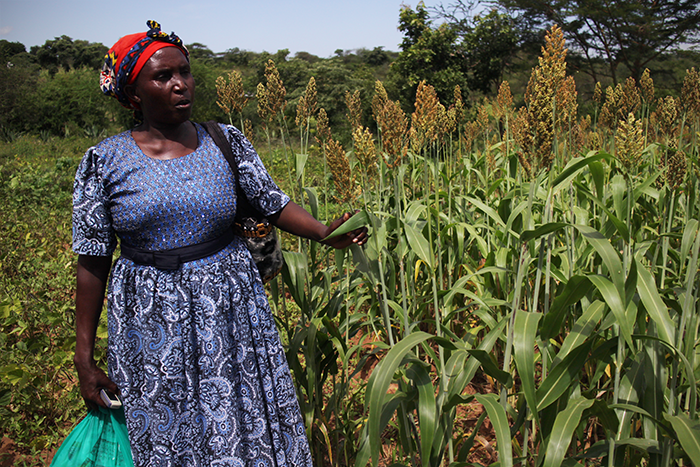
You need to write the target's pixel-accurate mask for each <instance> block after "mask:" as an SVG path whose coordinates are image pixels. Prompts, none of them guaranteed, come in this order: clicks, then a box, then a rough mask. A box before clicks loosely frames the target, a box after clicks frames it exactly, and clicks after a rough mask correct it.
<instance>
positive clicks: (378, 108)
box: [372, 80, 389, 130]
mask: <svg viewBox="0 0 700 467" xmlns="http://www.w3.org/2000/svg"><path fill="white" fill-rule="evenodd" d="M388 101H389V97H388V96H387V94H386V89H384V85H383V84H382V82H381V81H379V80H377V81H375V83H374V96H373V97H372V116H373V117H374V121H375V122H377V125H379V129H380V130H383V127H382V124H381V123H380V122H381V121H382V120H383V119H382V115H381V113H382V112H383V111H384V106H385V105H386V103H387V102H388Z"/></svg>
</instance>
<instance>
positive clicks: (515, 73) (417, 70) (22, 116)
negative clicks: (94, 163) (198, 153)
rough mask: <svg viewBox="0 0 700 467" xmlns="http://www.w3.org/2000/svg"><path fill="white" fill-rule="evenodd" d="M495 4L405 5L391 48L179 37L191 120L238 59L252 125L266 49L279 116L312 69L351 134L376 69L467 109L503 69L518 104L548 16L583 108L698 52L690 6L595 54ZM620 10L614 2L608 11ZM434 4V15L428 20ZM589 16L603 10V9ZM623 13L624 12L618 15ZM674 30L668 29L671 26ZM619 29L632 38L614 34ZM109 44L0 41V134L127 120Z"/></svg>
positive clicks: (325, 103) (209, 114)
mask: <svg viewBox="0 0 700 467" xmlns="http://www.w3.org/2000/svg"><path fill="white" fill-rule="evenodd" d="M509 2H510V3H509ZM501 3H503V4H504V5H505V6H507V7H508V8H510V9H505V10H504V9H500V10H499V9H493V10H491V11H490V12H488V13H486V14H483V13H482V14H481V15H479V14H476V15H473V14H472V10H471V9H470V8H472V7H473V6H474V5H472V3H470V2H462V1H459V2H457V3H456V4H455V5H452V7H451V8H442V7H439V8H436V9H431V10H430V11H429V10H428V9H426V7H425V5H423V4H422V3H419V4H418V6H417V7H416V9H415V10H413V9H411V8H410V7H408V6H402V8H401V11H400V12H399V21H398V23H399V26H398V28H399V30H400V31H401V32H402V33H403V35H404V38H403V41H402V43H401V44H400V49H401V51H400V52H390V51H386V50H384V49H383V48H382V47H375V48H374V49H371V50H369V49H355V50H349V51H345V50H340V49H338V50H336V51H335V54H334V56H333V57H330V58H320V57H318V56H316V55H312V54H310V53H307V52H297V53H296V54H294V55H291V54H290V52H289V50H287V49H283V50H279V51H277V52H276V53H268V52H262V53H256V52H250V51H245V50H240V49H238V48H232V49H229V50H227V51H226V52H223V53H214V52H212V51H211V50H210V49H209V48H207V46H206V45H204V44H201V43H198V42H194V43H191V44H188V45H187V47H188V49H189V51H190V57H191V64H192V71H193V74H194V76H195V79H196V83H197V91H196V105H195V110H194V115H193V119H194V120H197V121H204V120H209V119H216V120H219V121H222V122H225V121H228V118H229V117H228V115H226V114H225V113H224V111H223V110H221V109H220V108H219V106H217V104H216V101H217V93H216V85H215V83H216V78H217V77H218V76H222V75H227V74H228V73H229V72H231V71H232V70H236V71H238V72H239V73H240V74H241V76H242V79H243V89H244V91H245V93H246V95H247V96H249V101H248V104H247V106H246V107H245V108H244V109H243V111H242V116H241V117H242V118H241V119H240V120H238V118H237V119H236V121H242V120H250V121H251V123H252V127H253V128H254V129H256V130H257V129H260V128H261V127H262V121H261V119H260V117H259V116H258V113H257V102H256V100H255V95H256V87H257V86H258V84H259V83H262V82H263V81H264V73H265V66H266V65H267V63H268V61H269V60H273V61H274V63H275V65H276V67H277V69H278V70H279V74H280V78H281V79H282V82H283V84H284V87H285V88H286V102H287V105H286V107H285V110H284V115H285V117H286V122H287V124H288V125H289V126H292V127H293V126H294V119H295V115H296V104H297V102H298V99H299V98H300V96H301V95H302V94H303V92H304V90H305V88H306V85H307V83H308V82H309V79H310V78H311V77H314V79H315V82H316V88H317V95H318V107H319V108H323V109H324V110H325V112H326V114H327V115H328V119H329V123H330V125H331V126H332V127H333V128H334V130H335V132H336V134H337V135H338V136H339V137H340V138H342V139H345V140H349V133H350V132H349V125H348V123H347V119H346V114H347V107H346V103H345V95H346V93H347V92H349V93H354V92H355V91H359V93H360V101H361V103H362V124H363V125H365V126H368V127H370V128H373V127H374V125H375V124H374V120H373V119H372V118H371V112H372V111H371V100H372V96H373V93H374V86H375V82H376V81H377V80H380V81H382V83H383V84H384V88H385V89H386V91H387V94H388V97H389V98H390V99H392V100H398V101H399V102H400V105H401V107H403V109H404V111H406V112H412V111H413V102H414V100H415V95H416V88H417V86H418V83H420V82H421V81H423V80H425V81H426V82H427V83H429V84H431V85H432V86H433V87H434V89H435V91H436V93H437V96H438V98H439V99H440V101H441V102H443V103H444V104H446V105H450V104H452V103H454V100H455V89H456V88H457V87H458V88H457V89H458V92H460V93H461V98H462V100H463V102H464V103H465V105H466V106H467V108H470V107H475V106H474V104H480V103H481V102H482V100H483V98H484V97H494V96H495V95H496V94H497V92H498V89H499V86H500V84H501V83H502V82H503V81H504V80H507V81H508V82H509V83H510V86H511V89H512V91H513V95H514V98H515V100H516V104H518V105H522V104H523V96H524V94H525V91H526V89H525V88H526V85H527V82H528V79H529V76H530V71H531V70H532V68H533V66H535V65H537V57H538V56H539V55H540V48H541V46H542V44H543V38H544V27H545V26H546V25H547V24H548V23H551V22H561V23H563V24H564V27H563V30H564V33H565V35H566V36H567V37H568V38H567V41H569V40H571V41H570V42H567V47H570V49H569V50H568V55H567V59H568V65H567V66H568V70H567V71H568V72H569V73H570V74H571V75H573V76H574V77H575V79H576V86H577V91H578V95H579V101H580V105H581V111H582V112H584V113H586V112H592V111H593V106H592V104H591V102H592V96H593V91H594V86H595V85H596V83H601V84H602V85H603V87H605V86H607V85H610V84H612V85H615V84H617V83H619V82H624V80H625V79H627V77H630V76H631V77H633V78H634V77H635V76H636V78H635V79H637V80H638V79H639V77H638V76H637V75H640V74H641V72H642V71H643V69H645V68H649V69H650V70H651V76H653V77H654V80H655V81H656V82H657V83H658V85H657V92H659V93H660V94H661V95H666V94H671V95H676V94H677V92H678V90H679V89H680V87H681V83H682V80H683V78H684V76H685V74H686V69H689V68H691V67H694V66H697V64H698V63H700V53H698V52H697V51H696V50H694V49H693V48H692V47H693V44H695V43H697V42H698V40H697V39H698V36H699V32H698V26H697V24H698V22H697V21H694V19H695V18H696V17H698V16H700V8H698V7H697V6H694V7H692V8H691V7H687V8H686V7H684V8H680V9H678V8H676V9H674V10H673V11H671V10H669V11H666V14H667V16H673V17H675V18H676V20H677V22H678V24H677V25H676V26H674V29H673V30H668V31H666V35H664V34H661V32H659V31H657V29H653V30H654V31H656V32H655V33H654V34H652V35H648V34H647V36H648V37H647V36H644V37H645V39H644V41H645V42H644V47H642V46H641V45H639V44H637V43H638V42H639V41H638V40H637V39H635V40H634V41H632V39H634V38H635V37H636V36H635V34H637V33H634V31H637V30H639V31H644V30H645V29H644V28H645V27H647V26H648V27H651V26H654V27H656V26H658V24H657V23H659V21H660V19H659V18H658V16H655V13H654V12H656V10H655V9H654V8H653V7H649V6H645V7H642V6H639V8H642V10H643V11H645V12H646V13H649V14H646V15H642V16H639V17H638V18H637V17H635V18H636V19H635V21H636V23H635V27H636V28H637V29H634V28H632V29H630V28H627V29H625V30H624V31H623V32H624V34H623V33H622V32H620V31H617V29H615V28H616V27H617V26H615V25H614V24H613V23H614V22H613V23H610V22H608V23H610V24H607V23H606V28H607V29H605V30H604V31H603V30H601V31H602V32H600V31H599V32H600V34H603V33H605V34H608V33H609V34H613V35H615V34H617V35H615V37H618V36H619V37H620V38H622V39H620V40H619V41H618V42H619V43H612V48H611V49H609V50H607V49H606V50H607V52H605V53H604V52H602V50H603V49H600V47H599V42H600V41H603V42H604V41H605V38H606V37H608V36H605V35H601V36H600V37H598V38H597V39H596V37H597V36H596V35H595V34H593V33H592V32H591V31H589V32H590V34H589V35H588V36H585V37H589V36H590V37H589V40H587V41H583V42H582V41H581V40H580V39H581V37H583V36H581V35H580V34H579V33H580V27H581V26H580V24H579V23H577V22H575V21H574V22H571V23H570V24H568V23H567V21H568V19H567V18H564V17H561V18H559V17H556V18H555V17H551V18H550V17H549V16H547V15H546V12H547V11H549V10H546V9H545V10H543V11H539V10H538V11H530V10H529V9H528V8H530V7H529V6H527V4H526V2H525V3H523V1H521V0H501ZM545 3H546V2H545ZM613 3H614V4H617V3H618V2H613ZM506 4H507V5H506ZM523 5H524V6H523ZM577 5H578V4H577ZM579 6H580V5H579ZM514 7H515V9H513V8H514ZM572 8H573V7H572ZM581 8H583V7H582V6H581ZM581 8H579V9H575V10H572V13H571V14H572V18H576V17H583V16H585V15H588V14H589V13H590V12H587V11H585V9H583V10H582V9H581ZM620 8H622V6H621V7H620ZM640 11H641V10H640ZM617 13H620V11H617V10H613V11H612V14H617ZM652 13H654V14H652ZM657 13H658V12H657ZM431 14H432V15H433V16H434V17H437V18H439V19H441V20H442V22H441V23H440V24H439V25H437V26H436V25H434V24H433V22H432V20H431ZM620 14H621V13H620ZM535 19H537V21H535ZM598 19H599V20H600V21H603V20H605V19H606V17H601V18H598ZM607 19H610V18H607ZM625 21H631V20H630V19H629V18H626V17H625ZM637 23H639V24H637ZM601 24H603V23H601ZM645 25H646V26H645ZM606 31H607V32H606ZM616 31H617V32H616ZM625 31H626V32H625ZM671 33H673V34H675V36H672V37H671V36H669V34H671ZM609 34H608V35H609ZM628 36H629V38H630V40H629V41H628V40H626V39H625V40H623V39H624V38H626V37H628ZM610 37H612V36H610ZM682 39H683V40H682ZM640 40H641V39H640ZM630 41H631V42H630ZM635 41H636V42H635ZM613 42H614V41H613ZM569 44H571V45H570V46H569ZM635 44H637V45H635ZM599 49H600V50H599ZM106 52H107V47H106V46H105V45H103V44H99V43H91V42H88V41H84V40H73V39H71V38H70V37H68V36H61V37H57V38H55V39H53V40H48V41H46V43H45V44H44V45H42V46H33V47H31V49H30V50H29V51H28V52H27V50H26V47H25V46H24V45H23V44H21V43H19V42H8V41H6V40H0V64H4V66H0V136H4V137H5V138H6V139H7V138H8V137H12V136H13V135H17V134H20V133H25V132H30V133H34V134H38V135H47V136H48V135H65V134H67V133H68V134H70V133H73V132H76V131H78V132H80V131H85V132H87V133H88V134H100V133H102V132H103V131H106V132H115V131H119V130H121V129H124V128H128V127H130V126H131V125H132V124H133V117H132V115H131V114H130V112H129V111H127V110H125V109H123V108H121V107H120V106H119V105H118V104H117V103H116V101H114V100H113V99H107V98H104V97H103V96H101V95H100V91H99V88H98V70H99V69H100V68H101V65H102V61H103V57H104V55H105V53H106Z"/></svg>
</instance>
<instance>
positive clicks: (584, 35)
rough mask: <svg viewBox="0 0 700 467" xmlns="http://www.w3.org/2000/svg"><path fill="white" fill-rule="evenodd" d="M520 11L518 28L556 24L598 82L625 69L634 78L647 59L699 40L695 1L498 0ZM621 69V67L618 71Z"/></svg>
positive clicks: (615, 79)
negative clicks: (519, 26)
mask: <svg viewBox="0 0 700 467" xmlns="http://www.w3.org/2000/svg"><path fill="white" fill-rule="evenodd" d="M499 3H500V4H501V5H502V6H504V7H505V8H506V9H508V11H511V12H514V13H518V14H519V22H520V23H521V25H522V26H521V27H522V28H523V29H541V28H542V27H549V25H550V24H552V23H554V24H558V25H560V26H561V28H562V29H563V30H564V33H565V34H566V37H567V39H568V40H569V41H570V42H571V44H572V45H573V48H572V52H574V53H576V54H578V56H579V58H580V61H581V65H582V68H583V67H585V70H586V71H587V72H588V73H591V75H592V76H593V77H594V79H595V80H598V76H599V74H600V73H601V69H600V67H599V66H598V65H599V64H600V63H601V62H603V63H604V64H605V67H606V68H607V70H606V72H605V73H603V76H605V75H607V76H609V77H610V78H611V79H612V80H613V82H614V83H617V82H619V81H621V75H624V74H627V73H629V74H630V75H631V76H632V77H633V78H635V79H636V80H639V78H640V77H641V75H642V72H643V71H644V69H645V68H647V67H648V65H649V63H650V62H651V61H653V60H655V59H656V58H658V56H659V55H661V54H664V53H667V52H668V51H672V50H678V49H684V48H688V46H689V45H692V44H696V43H697V42H698V40H700V35H699V33H700V31H699V30H698V22H699V21H700V5H698V2H696V1H694V0H683V1H671V0H663V1H657V2H627V1H613V2H601V1H589V0H585V1H584V0H580V1H561V0H556V1H544V0H534V1H533V0H501V1H500V2H499ZM621 67H624V68H625V70H624V71H623V70H622V69H621Z"/></svg>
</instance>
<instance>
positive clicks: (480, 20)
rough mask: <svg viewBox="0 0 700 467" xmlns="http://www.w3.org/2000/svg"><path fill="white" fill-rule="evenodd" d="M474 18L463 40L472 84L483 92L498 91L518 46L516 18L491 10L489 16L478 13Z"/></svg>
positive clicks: (470, 83)
mask: <svg viewBox="0 0 700 467" xmlns="http://www.w3.org/2000/svg"><path fill="white" fill-rule="evenodd" d="M473 22H474V25H473V27H471V28H469V30H468V31H466V32H465V34H464V40H463V42H462V45H463V47H464V49H465V51H466V55H467V60H468V62H469V68H470V71H471V75H470V77H469V85H470V87H471V89H475V90H479V91H481V92H483V93H489V92H497V90H498V86H500V84H501V83H502V82H503V74H504V72H505V70H506V69H507V68H508V67H509V66H510V64H511V63H510V62H511V59H512V58H513V57H514V56H515V53H516V50H517V48H516V46H517V43H518V35H517V32H516V29H515V24H514V21H513V19H512V18H511V17H510V16H508V15H506V14H503V13H499V12H498V11H496V10H492V11H491V12H489V13H488V14H487V15H486V16H483V17H482V16H480V15H477V16H475V17H474V20H473Z"/></svg>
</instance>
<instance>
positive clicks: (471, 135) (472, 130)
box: [462, 122, 479, 153]
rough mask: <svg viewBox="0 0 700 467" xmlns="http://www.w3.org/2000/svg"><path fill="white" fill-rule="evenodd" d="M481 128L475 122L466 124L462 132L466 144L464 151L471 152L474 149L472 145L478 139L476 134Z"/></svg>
mask: <svg viewBox="0 0 700 467" xmlns="http://www.w3.org/2000/svg"><path fill="white" fill-rule="evenodd" d="M478 130H479V128H478V125H477V124H476V123H475V122H467V123H465V124H464V131H463V132H462V144H463V145H464V151H465V152H467V153H469V152H471V150H472V145H473V144H474V140H475V139H476V135H477V132H478Z"/></svg>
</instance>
